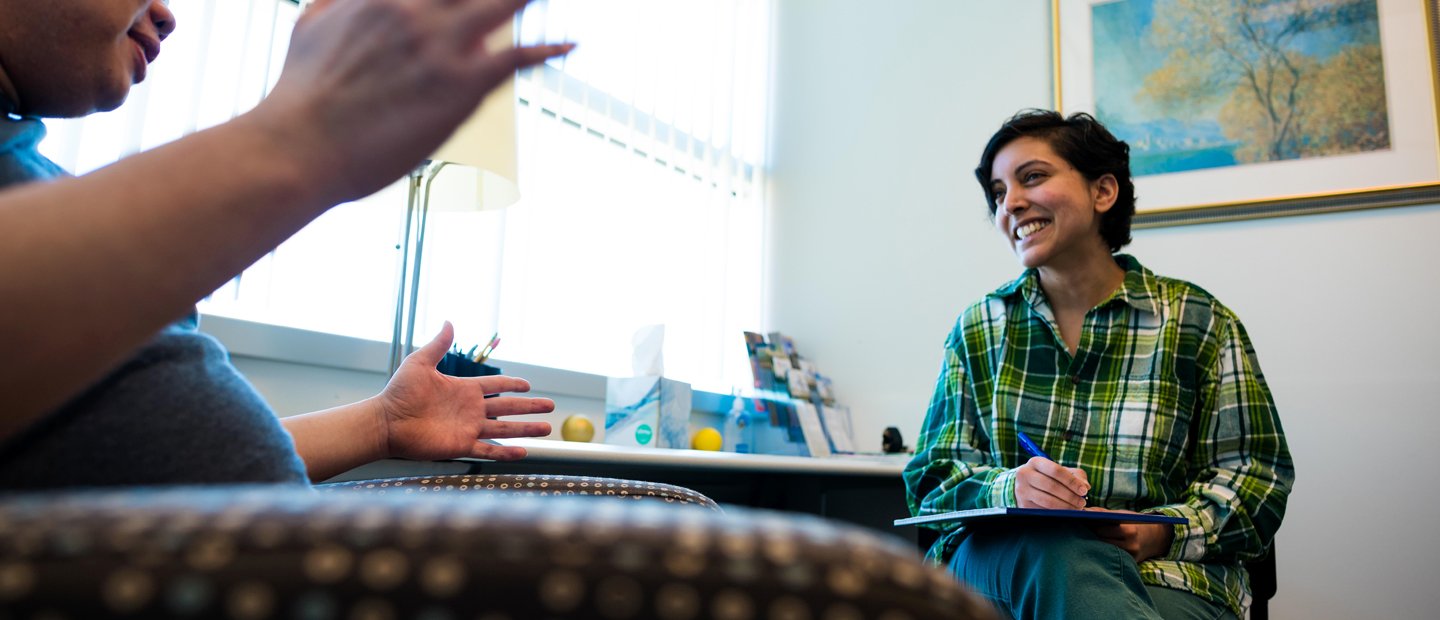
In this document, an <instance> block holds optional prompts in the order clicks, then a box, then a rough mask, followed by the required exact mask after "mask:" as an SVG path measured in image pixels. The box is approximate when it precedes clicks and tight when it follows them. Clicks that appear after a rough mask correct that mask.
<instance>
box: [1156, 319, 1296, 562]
mask: <svg viewBox="0 0 1440 620" xmlns="http://www.w3.org/2000/svg"><path fill="white" fill-rule="evenodd" d="M1217 310H1218V311H1217V312H1216V313H1215V315H1214V321H1213V325H1212V326H1213V334H1212V335H1211V337H1209V338H1206V340H1207V341H1208V343H1207V346H1203V347H1202V350H1201V359H1200V360H1199V361H1200V362H1201V365H1200V368H1199V370H1200V371H1201V381H1200V385H1199V388H1200V389H1199V391H1200V393H1199V394H1198V395H1197V401H1196V408H1195V417H1194V420H1193V428H1194V432H1193V435H1192V437H1193V438H1194V440H1195V445H1194V447H1193V449H1192V450H1191V451H1190V455H1189V459H1188V463H1187V466H1188V468H1189V469H1190V471H1191V472H1192V475H1191V476H1190V480H1191V481H1192V482H1191V483H1190V485H1189V487H1188V489H1186V491H1185V493H1184V494H1183V495H1182V496H1181V497H1180V500H1181V501H1179V502H1176V503H1173V504H1169V505H1164V506H1157V507H1154V508H1152V509H1150V510H1147V511H1146V512H1159V513H1164V514H1168V515H1173V516H1179V517H1185V518H1187V519H1189V524H1188V525H1180V526H1176V528H1175V538H1174V542H1173V543H1172V545H1171V547H1170V550H1169V552H1168V553H1167V554H1166V556H1165V558H1164V559H1171V560H1180V561H1190V562H1199V561H1215V560H1220V561H1242V562H1243V561H1247V560H1251V559H1254V558H1257V557H1260V556H1262V555H1264V553H1265V550H1266V549H1267V548H1268V546H1269V544H1270V541H1271V540H1272V539H1273V537H1274V535H1275V531H1276V530H1277V529H1279V527H1280V521H1281V518H1282V517H1283V516H1284V513H1285V501H1286V498H1287V497H1288V495H1289V492H1290V486H1291V484H1292V482H1293V480H1294V466H1293V463H1292V461H1291V459H1290V451H1289V448H1288V447H1287V445H1286V442H1285V436H1284V433H1283V431H1282V429H1281V427H1280V418H1279V416H1278V415H1277V413H1276V410H1275V403H1274V400H1273V399H1272V398H1271V396H1270V390H1269V388H1267V387H1266V385H1265V379H1264V377H1263V376H1262V374H1261V372H1260V366H1259V362H1258V360H1257V358H1256V355H1255V349H1254V347H1253V346H1251V344H1250V339H1249V336H1248V335H1247V334H1246V332H1245V328H1244V326H1243V325H1241V323H1240V321H1239V319H1238V318H1236V317H1235V316H1234V315H1233V314H1231V313H1229V312H1228V310H1225V309H1223V308H1219V309H1217Z"/></svg>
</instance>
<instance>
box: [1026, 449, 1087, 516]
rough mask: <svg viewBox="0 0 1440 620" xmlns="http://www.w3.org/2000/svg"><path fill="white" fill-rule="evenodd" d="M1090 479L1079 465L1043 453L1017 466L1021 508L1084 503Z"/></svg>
mask: <svg viewBox="0 0 1440 620" xmlns="http://www.w3.org/2000/svg"><path fill="white" fill-rule="evenodd" d="M1088 493H1090V479H1089V478H1088V477H1086V475H1085V471H1084V470H1081V469H1079V468H1077V467H1065V466H1063V465H1061V464H1059V463H1056V462H1055V461H1052V460H1050V459H1047V458H1045V457H1042V456H1036V457H1032V458H1031V459H1030V460H1029V461H1026V462H1025V464H1024V465H1021V466H1020V467H1019V468H1017V469H1016V470H1015V501H1016V504H1017V505H1018V506H1019V507H1020V508H1064V509H1071V510H1079V509H1082V508H1084V507H1085V496H1086V495H1087V494H1088Z"/></svg>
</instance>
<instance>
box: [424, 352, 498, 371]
mask: <svg viewBox="0 0 1440 620" xmlns="http://www.w3.org/2000/svg"><path fill="white" fill-rule="evenodd" d="M435 369H436V370H438V371H440V373H441V374H446V375H450V376H452V377H484V376H486V375H498V374H500V369H499V368H498V367H495V366H491V365H489V364H483V363H480V362H477V361H474V360H471V359H470V358H468V357H465V356H464V355H461V354H459V353H446V354H445V357H442V358H440V363H439V364H436V365H435Z"/></svg>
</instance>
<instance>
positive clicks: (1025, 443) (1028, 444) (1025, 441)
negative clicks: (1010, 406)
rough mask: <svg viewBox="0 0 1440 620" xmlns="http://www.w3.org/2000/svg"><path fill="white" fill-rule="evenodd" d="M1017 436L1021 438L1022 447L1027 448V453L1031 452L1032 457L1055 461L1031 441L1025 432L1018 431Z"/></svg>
mask: <svg viewBox="0 0 1440 620" xmlns="http://www.w3.org/2000/svg"><path fill="white" fill-rule="evenodd" d="M1015 435H1016V436H1018V437H1020V447H1022V448H1025V451H1026V452H1029V453H1030V456H1038V457H1040V458H1042V459H1045V460H1047V461H1053V460H1055V459H1052V458H1050V455H1048V454H1045V451H1044V450H1041V449H1040V446H1038V445H1035V442H1033V441H1030V438H1029V437H1027V436H1026V435H1025V431H1021V430H1016V431H1015Z"/></svg>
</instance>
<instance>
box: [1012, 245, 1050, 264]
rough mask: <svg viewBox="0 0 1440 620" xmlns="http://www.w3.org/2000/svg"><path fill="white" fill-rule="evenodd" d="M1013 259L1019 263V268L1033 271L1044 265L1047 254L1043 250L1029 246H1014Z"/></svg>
mask: <svg viewBox="0 0 1440 620" xmlns="http://www.w3.org/2000/svg"><path fill="white" fill-rule="evenodd" d="M1014 250H1015V259H1016V260H1018V261H1020V266H1021V267H1024V268H1026V269H1034V268H1036V267H1039V266H1041V265H1044V264H1045V259H1046V258H1047V256H1048V255H1047V254H1046V253H1045V251H1044V249H1043V248H1040V247H1036V246H1030V245H1016V246H1015V247H1014Z"/></svg>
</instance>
